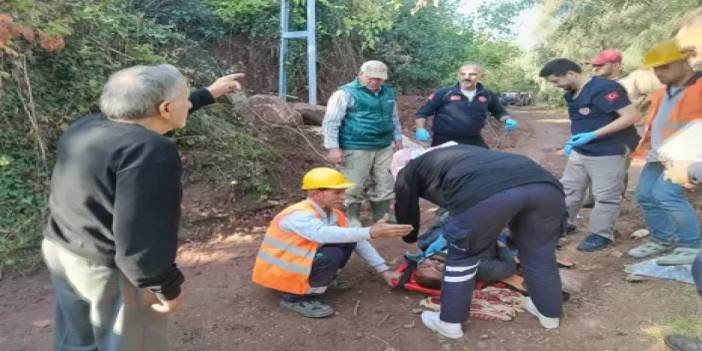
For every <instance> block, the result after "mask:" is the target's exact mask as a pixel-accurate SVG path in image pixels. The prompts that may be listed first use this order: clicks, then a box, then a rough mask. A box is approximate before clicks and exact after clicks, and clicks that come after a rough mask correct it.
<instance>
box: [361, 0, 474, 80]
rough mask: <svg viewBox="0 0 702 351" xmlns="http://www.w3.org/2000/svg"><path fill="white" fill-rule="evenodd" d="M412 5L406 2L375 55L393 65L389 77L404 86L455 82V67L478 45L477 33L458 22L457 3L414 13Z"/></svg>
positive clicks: (373, 52) (444, 4)
mask: <svg viewBox="0 0 702 351" xmlns="http://www.w3.org/2000/svg"><path fill="white" fill-rule="evenodd" d="M413 5H414V1H406V2H405V4H404V7H403V8H402V10H401V11H400V13H399V15H398V17H397V19H396V21H395V24H394V25H393V26H392V28H390V30H389V31H388V32H387V33H385V35H383V36H382V37H381V39H380V41H379V45H378V48H377V49H376V50H373V51H372V52H371V54H372V56H374V57H377V58H379V59H381V60H383V61H384V62H386V63H387V64H388V65H389V66H390V68H391V70H392V75H391V77H390V79H391V81H392V83H393V84H394V85H396V86H398V87H399V88H401V89H402V90H406V91H407V90H426V89H428V88H436V87H438V86H439V85H442V84H447V83H454V80H455V72H456V69H457V68H458V66H460V65H461V64H462V63H463V62H465V61H467V59H468V57H470V53H471V51H472V50H471V49H472V47H473V45H475V42H474V40H475V39H474V34H473V33H472V32H471V31H470V30H466V29H465V28H464V27H462V26H461V25H460V24H459V22H458V19H459V18H458V17H457V16H456V15H455V14H456V9H457V6H456V4H455V3H452V2H442V5H441V6H438V7H433V6H429V7H424V8H422V9H420V10H419V11H417V12H416V13H415V14H414V15H413V14H412V13H411V10H412V7H413Z"/></svg>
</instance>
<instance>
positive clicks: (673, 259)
mask: <svg viewBox="0 0 702 351" xmlns="http://www.w3.org/2000/svg"><path fill="white" fill-rule="evenodd" d="M643 65H644V66H645V67H649V68H653V70H654V72H655V73H656V76H657V77H658V79H659V80H660V81H661V83H663V84H665V85H666V87H665V88H663V89H661V90H659V91H657V92H656V93H654V95H653V97H652V99H651V101H652V102H651V110H650V112H649V115H648V117H647V118H646V128H645V130H644V135H643V138H642V139H641V142H640V143H639V145H638V147H637V148H636V150H635V151H634V152H633V154H632V157H636V158H644V159H645V160H646V165H645V166H644V168H643V170H642V172H641V177H640V178H639V184H638V186H637V188H636V199H637V201H638V202H639V204H640V205H641V210H642V212H643V214H644V219H645V220H646V223H647V224H648V226H649V227H650V229H651V240H650V241H648V242H646V243H644V244H643V245H639V246H637V247H635V248H633V249H631V250H629V255H631V256H633V257H637V258H644V257H650V256H657V255H664V256H662V257H660V258H658V259H657V260H656V262H657V263H658V264H660V265H680V264H691V263H692V262H693V261H694V259H695V256H696V255H697V254H698V253H699V252H700V224H699V221H698V219H697V213H696V211H695V209H694V207H692V205H691V204H690V202H689V201H688V200H687V197H686V194H685V188H684V187H683V186H681V185H679V184H675V183H673V182H670V181H669V180H668V179H666V176H665V164H664V163H663V162H662V161H666V160H665V159H663V157H662V156H661V155H660V147H661V146H662V145H663V143H665V142H666V141H668V140H670V139H669V138H671V137H672V136H674V135H675V134H676V133H677V132H679V131H680V130H682V129H683V128H685V127H686V126H687V125H689V124H690V123H692V122H695V121H700V120H702V115H701V114H700V113H699V111H701V110H702V79H700V78H701V77H702V73H698V72H695V71H694V70H693V69H692V66H691V65H690V63H689V62H688V54H687V53H686V52H683V51H682V50H681V49H680V47H679V46H678V45H677V43H676V42H675V40H667V41H664V42H662V43H659V44H657V45H656V46H654V47H653V48H651V49H650V50H649V51H648V52H647V53H646V55H645V57H644V59H643Z"/></svg>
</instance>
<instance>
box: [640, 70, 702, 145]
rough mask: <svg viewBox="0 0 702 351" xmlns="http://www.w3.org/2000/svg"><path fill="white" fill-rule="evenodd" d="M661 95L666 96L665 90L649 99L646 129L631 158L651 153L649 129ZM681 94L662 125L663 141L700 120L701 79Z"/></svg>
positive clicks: (701, 100) (701, 118)
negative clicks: (649, 105) (649, 107)
mask: <svg viewBox="0 0 702 351" xmlns="http://www.w3.org/2000/svg"><path fill="white" fill-rule="evenodd" d="M663 94H666V88H662V89H660V90H658V91H656V92H655V93H654V94H653V96H652V98H651V109H650V111H649V113H648V116H647V117H646V129H644V135H643V137H642V138H641V141H639V146H637V147H636V149H635V150H634V152H632V153H631V157H633V158H644V157H646V155H648V152H649V151H651V128H652V125H653V119H654V118H655V117H656V115H657V114H658V109H659V108H660V106H661V103H662V101H663V97H664V95H663ZM682 94H683V95H682V96H681V97H680V100H679V101H678V103H677V104H676V105H675V107H673V109H672V110H671V111H670V115H668V120H667V121H666V123H665V124H664V125H663V130H662V132H661V135H662V136H663V139H664V140H665V139H668V138H670V137H671V136H673V135H675V134H676V133H677V132H679V131H680V130H682V129H683V128H685V126H687V125H688V124H689V123H690V122H692V121H695V120H702V77H700V78H698V79H697V81H695V82H694V83H693V84H691V85H689V86H687V87H686V88H685V91H683V92H682Z"/></svg>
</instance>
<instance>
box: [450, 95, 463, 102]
mask: <svg viewBox="0 0 702 351" xmlns="http://www.w3.org/2000/svg"><path fill="white" fill-rule="evenodd" d="M450 100H451V101H461V97H460V96H458V95H451V99H450Z"/></svg>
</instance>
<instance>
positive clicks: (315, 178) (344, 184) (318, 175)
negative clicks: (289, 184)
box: [302, 167, 354, 190]
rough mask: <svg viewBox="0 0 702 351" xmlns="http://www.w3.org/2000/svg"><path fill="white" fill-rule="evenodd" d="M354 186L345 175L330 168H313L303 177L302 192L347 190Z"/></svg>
mask: <svg viewBox="0 0 702 351" xmlns="http://www.w3.org/2000/svg"><path fill="white" fill-rule="evenodd" d="M353 185H354V183H353V182H351V181H349V180H348V179H347V178H346V176H344V174H343V173H341V172H339V171H337V170H335V169H334V168H329V167H317V168H312V169H310V170H309V171H307V173H305V175H304V176H303V177H302V190H312V189H346V188H350V187H352V186H353Z"/></svg>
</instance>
